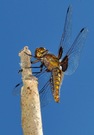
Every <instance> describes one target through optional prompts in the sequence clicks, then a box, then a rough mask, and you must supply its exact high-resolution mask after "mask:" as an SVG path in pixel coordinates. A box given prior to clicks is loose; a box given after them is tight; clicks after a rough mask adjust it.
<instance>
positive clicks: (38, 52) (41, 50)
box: [35, 47, 48, 58]
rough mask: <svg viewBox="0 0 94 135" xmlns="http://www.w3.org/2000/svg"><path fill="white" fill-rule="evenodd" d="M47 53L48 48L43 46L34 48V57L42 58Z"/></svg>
mask: <svg viewBox="0 0 94 135" xmlns="http://www.w3.org/2000/svg"><path fill="white" fill-rule="evenodd" d="M47 53H48V50H47V49H46V48H43V47H40V48H36V50H35V57H36V58H42V57H43V56H44V55H45V54H47Z"/></svg>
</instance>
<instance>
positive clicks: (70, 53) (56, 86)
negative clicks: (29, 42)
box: [27, 5, 88, 103]
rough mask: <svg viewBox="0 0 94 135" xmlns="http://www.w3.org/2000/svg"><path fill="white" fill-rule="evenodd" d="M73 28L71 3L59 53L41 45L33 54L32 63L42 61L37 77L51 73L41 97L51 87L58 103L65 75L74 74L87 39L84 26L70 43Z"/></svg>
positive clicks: (86, 30) (86, 31)
mask: <svg viewBox="0 0 94 135" xmlns="http://www.w3.org/2000/svg"><path fill="white" fill-rule="evenodd" d="M71 29H72V6H71V5H70V6H69V7H68V9H67V13H66V17H65V23H64V29H63V34H62V36H61V40H60V44H59V49H58V54H57V55H54V54H52V53H50V52H49V51H48V50H47V49H46V48H44V47H39V48H36V49H35V54H34V56H33V57H34V58H35V60H33V61H31V63H32V64H36V63H38V62H40V66H39V67H36V68H39V69H40V70H39V72H37V73H36V77H39V78H41V77H40V76H42V75H43V74H44V76H47V75H48V74H50V75H49V77H48V80H47V81H46V82H45V84H44V86H43V87H42V88H41V90H40V91H39V94H40V97H42V99H43V97H45V95H46V94H45V93H47V92H48V91H49V90H48V89H49V88H50V89H51V91H50V92H51V93H52V96H53V99H54V101H55V102H56V103H59V102H60V89H61V84H62V82H63V78H64V75H71V74H73V73H74V72H75V71H76V69H77V67H78V65H79V58H80V55H81V52H82V48H83V46H84V43H85V41H86V37H87V33H88V29H87V28H82V29H81V30H80V32H79V33H78V35H77V37H76V39H75V40H74V42H73V43H72V44H70V37H71V31H72V30H71ZM27 55H28V54H27ZM32 68H33V67H32ZM45 73H46V75H45ZM41 81H42V80H41ZM43 81H44V80H43ZM47 88H48V89H47ZM46 98H48V97H46Z"/></svg>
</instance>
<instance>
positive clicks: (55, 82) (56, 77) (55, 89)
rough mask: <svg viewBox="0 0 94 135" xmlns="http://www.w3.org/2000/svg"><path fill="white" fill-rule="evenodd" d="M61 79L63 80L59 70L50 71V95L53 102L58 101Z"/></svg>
mask: <svg viewBox="0 0 94 135" xmlns="http://www.w3.org/2000/svg"><path fill="white" fill-rule="evenodd" d="M62 78H63V72H62V70H61V69H60V68H54V69H53V70H52V78H51V83H52V93H53V97H54V100H55V102H57V103H58V102H59V101H60V86H61V83H62Z"/></svg>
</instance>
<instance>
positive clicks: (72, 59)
mask: <svg viewBox="0 0 94 135" xmlns="http://www.w3.org/2000/svg"><path fill="white" fill-rule="evenodd" d="M87 33H88V29H87V28H83V29H82V30H81V31H80V32H79V34H78V36H77V37H76V39H75V41H74V42H73V44H72V46H71V48H70V49H69V50H68V52H67V54H66V56H68V68H67V70H66V71H65V74H66V75H71V74H72V73H73V72H75V70H76V69H77V67H78V64H79V58H80V54H81V51H82V48H83V45H84V43H85V40H86V37H87Z"/></svg>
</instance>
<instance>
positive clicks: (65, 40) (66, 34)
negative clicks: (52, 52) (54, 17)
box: [58, 5, 72, 58]
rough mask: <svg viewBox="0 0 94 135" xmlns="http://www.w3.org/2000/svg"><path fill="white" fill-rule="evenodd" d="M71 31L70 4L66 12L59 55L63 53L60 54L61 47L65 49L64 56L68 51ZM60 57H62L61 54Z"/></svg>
mask: <svg viewBox="0 0 94 135" xmlns="http://www.w3.org/2000/svg"><path fill="white" fill-rule="evenodd" d="M71 31H72V6H71V5H70V6H69V7H68V9H67V13H66V18H65V24H64V30H63V34H62V37H61V40H60V45H59V52H58V56H59V55H61V54H60V50H61V48H62V49H63V56H64V55H65V54H66V52H67V51H68V49H69V46H70V44H69V43H70V35H71ZM59 57H60V58H61V56H59Z"/></svg>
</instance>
